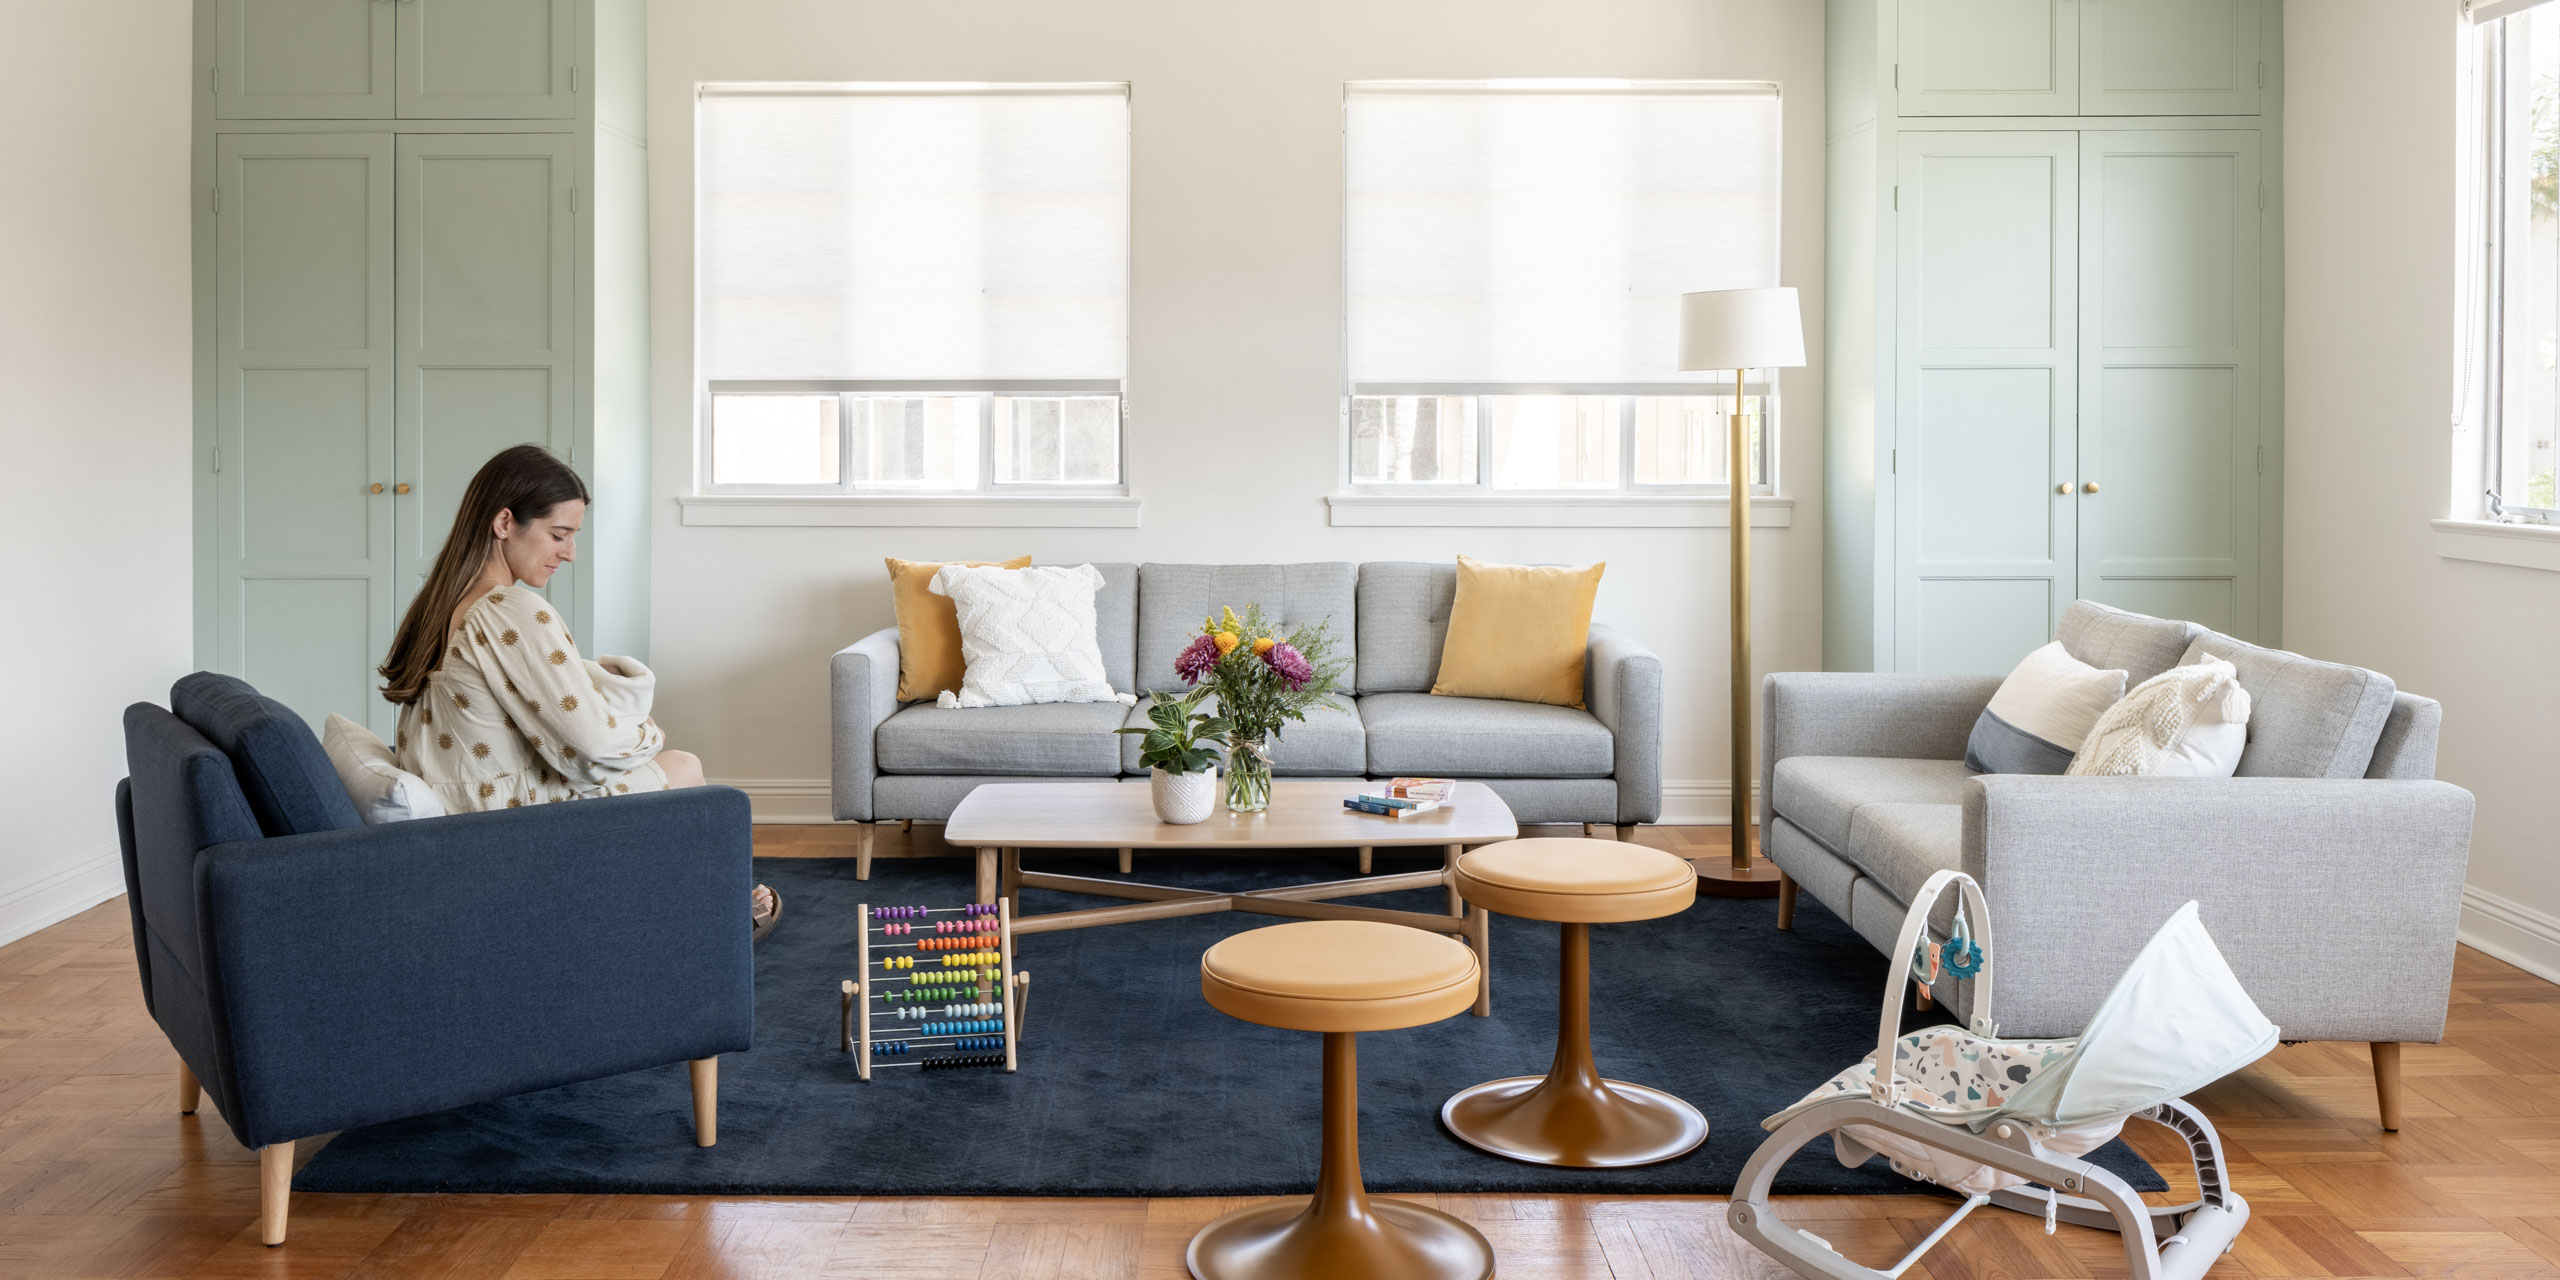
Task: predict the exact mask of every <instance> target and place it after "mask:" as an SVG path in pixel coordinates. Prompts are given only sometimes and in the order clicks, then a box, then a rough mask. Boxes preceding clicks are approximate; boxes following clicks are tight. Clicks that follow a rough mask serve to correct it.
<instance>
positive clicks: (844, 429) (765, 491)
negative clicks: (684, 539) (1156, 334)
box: [686, 80, 1137, 508]
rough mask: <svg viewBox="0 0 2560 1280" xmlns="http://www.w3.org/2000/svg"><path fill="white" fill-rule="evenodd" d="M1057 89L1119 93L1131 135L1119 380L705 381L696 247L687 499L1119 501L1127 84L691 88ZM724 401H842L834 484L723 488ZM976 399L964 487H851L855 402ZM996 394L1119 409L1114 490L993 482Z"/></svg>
mask: <svg viewBox="0 0 2560 1280" xmlns="http://www.w3.org/2000/svg"><path fill="white" fill-rule="evenodd" d="M1056 92H1105V93H1116V94H1117V95H1118V96H1119V98H1120V100H1121V103H1122V111H1123V125H1124V127H1127V128H1129V129H1130V130H1132V134H1131V143H1130V145H1131V152H1132V154H1131V156H1130V165H1129V170H1128V172H1127V173H1126V174H1125V175H1123V176H1124V180H1125V185H1124V186H1123V187H1122V189H1121V214H1122V216H1121V219H1120V234H1121V236H1122V238H1123V240H1124V242H1125V243H1124V245H1123V252H1122V255H1121V262H1122V270H1123V274H1122V276H1121V280H1120V308H1121V326H1120V335H1121V343H1120V370H1121V376H1119V377H1117V378H1083V379H1079V378H1032V379H1025V378H1010V379H1008V378H971V379H932V378H921V379H904V380H891V379H876V378H874V379H866V378H719V379H714V378H709V377H705V376H704V374H703V371H702V360H701V331H702V297H701V294H702V290H701V287H700V285H701V273H702V263H701V254H700V252H699V249H698V247H697V248H696V249H695V252H694V253H693V256H692V261H691V263H690V264H689V266H690V270H691V273H692V275H691V279H690V283H691V284H692V285H693V286H694V298H693V307H692V315H691V317H690V322H691V324H692V326H693V338H694V360H693V365H692V368H691V370H690V371H689V372H690V376H691V377H692V379H693V383H694V422H695V431H694V474H693V487H692V490H691V492H690V494H688V495H686V496H689V497H697V498H710V499H718V498H727V499H755V498H765V499H773V500H777V501H783V502H787V501H788V500H790V499H794V498H805V499H815V500H818V501H819V502H821V503H825V502H830V501H839V500H851V501H859V502H873V503H896V504H899V505H910V504H913V503H917V502H926V503H933V502H947V503H951V504H954V506H955V508H957V507H958V506H959V505H960V504H976V505H981V506H982V505H984V504H986V503H987V501H988V500H990V499H995V500H998V501H999V502H1001V503H1003V504H1004V505H1008V506H1010V505H1012V504H1013V503H1015V502H1018V501H1025V500H1031V501H1036V500H1039V499H1044V498H1058V499H1072V500H1075V501H1074V502H1072V503H1065V504H1062V505H1078V504H1087V503H1091V502H1092V501H1093V500H1095V499H1110V498H1126V497H1128V496H1130V489H1129V393H1128V385H1129V379H1128V370H1129V367H1130V356H1131V354H1132V351H1133V348H1134V346H1135V343H1136V335H1135V334H1134V333H1133V332H1132V326H1131V324H1130V320H1131V318H1132V317H1133V316H1134V315H1135V312H1136V288H1135V286H1136V271H1137V264H1136V261H1135V258H1136V248H1137V235H1136V222H1137V165H1136V157H1135V154H1134V152H1135V134H1134V130H1135V127H1136V115H1137V108H1136V96H1135V93H1134V92H1133V87H1132V86H1131V85H1130V83H1129V82H1128V81H1125V80H1107V81H1106V80H1096V81H1028V80H1026V81H1018V82H1017V81H858V82H804V81H720V82H708V81H706V82H701V83H697V84H696V85H695V86H694V97H695V100H696V103H697V105H698V104H699V102H700V100H701V99H702V98H704V97H705V96H708V95H711V94H715V93H716V94H720V95H752V94H759V93H771V94H786V95H787V94H842V95H862V94H888V95H925V94H947V95H953V96H964V97H965V96H974V95H984V96H1000V95H1015V94H1041V93H1056ZM691 123H694V125H695V135H696V142H697V151H696V154H695V157H694V171H693V173H692V174H691V175H690V176H691V181H692V183H693V191H692V195H693V198H694V201H695V204H694V211H695V212H694V237H695V239H696V240H697V241H698V240H699V238H700V236H701V211H700V201H701V196H702V172H701V164H702V162H701V155H700V152H699V149H698V143H699V137H700V132H701V131H700V127H699V123H698V116H697V117H696V118H695V119H694V121H692V122H691ZM721 395H836V396H838V397H839V400H840V402H843V403H840V404H839V407H838V410H837V413H836V432H837V435H836V440H837V455H836V456H837V458H838V460H839V461H838V465H837V472H836V483H834V484H734V483H732V484H723V483H720V482H718V480H717V479H716V476H715V473H714V472H713V470H712V463H713V459H714V457H715V447H716V441H715V439H714V436H715V434H716V431H715V427H714V423H713V419H712V400H713V398H714V397H715V396H721ZM897 395H908V396H977V397H979V398H980V399H981V401H982V403H981V405H980V407H979V414H978V442H977V443H978V472H977V474H978V483H977V487H975V488H971V489H921V488H900V487H891V486H882V485H868V486H857V485H855V484H854V483H853V452H852V444H853V420H852V414H851V412H850V409H851V405H850V403H849V401H850V400H851V399H852V398H854V397H857V396H869V397H892V396H897ZM998 396H1032V397H1037V396H1077V397H1098V396H1109V397H1111V398H1112V399H1113V400H1115V401H1116V402H1117V406H1118V413H1117V414H1116V415H1115V418H1116V421H1115V422H1114V424H1113V429H1112V467H1113V474H1115V475H1117V476H1118V477H1119V479H1118V480H1117V481H1116V482H1114V483H1111V484H1082V483H1068V482H1056V481H1012V482H1008V483H1005V484H997V483H996V481H995V468H994V462H995V457H994V451H995V414H994V408H995V406H994V403H993V402H994V400H995V398H996V397H998Z"/></svg>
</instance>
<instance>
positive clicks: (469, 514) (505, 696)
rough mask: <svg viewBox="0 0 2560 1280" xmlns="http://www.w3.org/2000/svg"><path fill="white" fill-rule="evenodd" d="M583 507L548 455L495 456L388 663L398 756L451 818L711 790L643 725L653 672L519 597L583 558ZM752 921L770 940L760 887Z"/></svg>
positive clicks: (767, 899) (697, 766) (767, 903)
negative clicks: (586, 645)
mask: <svg viewBox="0 0 2560 1280" xmlns="http://www.w3.org/2000/svg"><path fill="white" fill-rule="evenodd" d="M587 500H588V499H587V486H586V482H585V481H583V480H580V479H579V478H578V473H577V472H575V471H572V470H570V469H569V466H568V464H567V463H564V462H562V461H560V460H559V459H558V458H555V457H553V456H552V455H551V453H550V452H549V451H548V450H545V449H542V448H540V447H538V446H535V445H529V444H523V445H517V446H516V447H514V448H512V449H508V450H505V451H504V452H501V453H500V454H498V456H496V457H494V458H491V459H489V461H488V462H487V463H486V464H484V465H482V466H481V468H480V473H479V474H478V475H475V476H473V477H471V484H470V486H469V487H468V488H466V489H464V490H463V493H462V505H461V509H460V510H458V511H456V512H455V513H454V517H453V531H452V532H451V533H449V534H447V535H446V536H445V541H444V549H443V550H442V551H440V552H438V553H437V554H436V559H435V565H434V567H433V568H431V569H429V570H428V571H427V580H426V585H424V586H422V587H420V588H419V590H418V594H417V598H416V599H414V600H412V601H410V603H409V611H408V613H407V614H406V615H405V616H404V617H402V618H401V620H400V630H399V631H398V633H397V634H395V635H394V636H393V637H392V641H391V655H390V656H389V657H388V658H386V659H384V660H383V663H382V666H381V668H380V670H381V673H382V677H383V680H384V682H385V683H384V685H383V690H382V696H383V697H385V698H388V699H390V700H391V701H393V702H395V703H398V704H399V705H400V707H401V711H400V729H399V734H398V736H397V737H395V738H394V739H393V742H392V751H393V753H394V754H395V755H396V756H397V757H398V758H399V762H400V767H401V768H403V769H406V770H408V771H410V772H411V773H414V774H417V775H418V776H419V777H421V778H424V779H426V781H427V784H428V785H429V786H432V787H434V788H435V790H436V793H437V794H438V795H439V796H441V797H442V798H443V800H444V803H445V810H446V812H448V813H466V812H470V811H473V810H478V809H500V808H506V809H512V808H515V807H517V806H519V805H528V804H555V803H558V802H561V801H564V800H583V799H589V798H601V797H605V796H618V795H626V794H630V793H633V792H644V791H664V790H667V789H668V788H671V787H698V786H701V785H702V782H703V779H702V761H701V760H700V759H699V758H697V757H696V756H694V754H693V753H692V752H689V751H676V750H672V749H670V748H668V746H667V745H666V735H665V734H664V733H663V732H661V731H660V730H659V728H658V724H657V722H656V721H655V720H653V719H651V718H650V716H649V706H650V701H651V698H652V696H653V695H654V694H655V692H656V687H657V677H656V676H654V675H652V674H651V673H650V671H649V669H648V668H647V667H644V666H642V665H640V663H639V662H637V661H635V660H633V659H630V658H616V657H607V658H606V659H605V660H604V661H603V662H600V663H599V662H589V661H586V660H584V659H582V658H580V657H579V656H578V648H577V641H576V640H575V638H573V637H572V636H571V635H570V634H569V628H568V624H567V621H566V620H565V619H564V618H563V617H562V616H561V615H560V613H559V611H557V610H556V609H554V608H553V607H552V605H551V602H550V601H548V600H545V599H544V598H542V597H541V596H539V595H537V594H535V593H534V592H533V591H531V590H528V589H526V588H529V587H535V588H538V587H541V586H544V585H546V584H548V583H549V582H550V581H551V575H553V574H554V573H557V572H559V570H560V566H562V565H564V564H567V563H569V562H571V561H573V560H575V559H577V558H578V546H577V539H578V529H579V527H580V526H581V525H583V524H584V523H585V521H586V516H587ZM518 584H522V585H521V586H520V585H518ZM753 913H754V917H755V930H756V934H757V936H758V937H761V936H763V934H764V932H765V931H766V930H768V929H770V928H771V927H772V925H773V922H774V920H776V919H778V918H779V917H780V915H781V901H780V900H779V899H777V898H776V897H775V896H774V894H773V891H772V890H771V889H768V888H766V887H765V886H763V885H757V886H756V889H755V899H754V904H753Z"/></svg>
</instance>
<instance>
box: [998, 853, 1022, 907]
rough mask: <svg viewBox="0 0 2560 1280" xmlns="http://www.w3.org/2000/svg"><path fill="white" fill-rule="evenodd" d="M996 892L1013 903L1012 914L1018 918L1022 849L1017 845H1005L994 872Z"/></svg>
mask: <svg viewBox="0 0 2560 1280" xmlns="http://www.w3.org/2000/svg"><path fill="white" fill-rule="evenodd" d="M996 892H997V893H998V894H999V895H1001V896H1002V897H1003V898H1004V900H1005V901H1007V902H1009V903H1011V904H1013V914H1014V916H1015V917H1016V918H1020V916H1021V915H1022V849H1021V847H1020V846H1018V845H1008V846H1006V847H1005V851H1004V857H1003V860H1002V862H1001V863H1000V864H999V866H998V869H997V872H996Z"/></svg>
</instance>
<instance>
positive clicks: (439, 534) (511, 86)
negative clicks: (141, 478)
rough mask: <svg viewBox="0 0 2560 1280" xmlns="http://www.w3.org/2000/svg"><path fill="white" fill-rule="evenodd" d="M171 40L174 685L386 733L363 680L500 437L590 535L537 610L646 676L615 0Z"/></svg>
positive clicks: (627, 129) (367, 17) (640, 392)
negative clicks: (190, 381) (261, 693)
mask: <svg viewBox="0 0 2560 1280" xmlns="http://www.w3.org/2000/svg"><path fill="white" fill-rule="evenodd" d="M196 20H197V28H196V29H197V31H198V33H199V36H200V39H201V41H202V43H201V44H200V45H199V47H198V49H197V53H198V56H199V58H200V59H201V60H202V62H203V63H205V64H207V65H208V66H218V67H219V68H220V69H221V70H222V71H223V72H224V74H223V75H222V76H220V77H219V78H217V77H215V76H213V75H210V74H208V75H206V76H205V77H203V78H202V79H201V80H199V82H198V84H197V94H196V99H195V126H196V133H195V163H194V173H195V175H196V177H197V178H198V180H199V181H200V182H201V183H202V187H201V189H200V194H201V197H202V198H201V199H200V200H199V201H197V202H196V205H195V207H196V210H197V212H196V219H195V248H196V260H195V280H194V293H195V298H196V313H195V316H196V334H197V344H196V350H197V352H198V363H197V369H196V372H197V394H198V400H197V416H196V444H197V457H198V458H199V459H200V461H201V468H200V470H199V471H198V473H197V487H196V490H195V505H196V649H197V661H198V663H199V664H200V665H202V666H204V667H207V668H209V669H212V670H217V671H224V672H229V673H233V674H237V675H241V676H243V677H245V678H247V679H248V680H250V681H251V682H252V683H254V684H256V685H257V686H258V687H259V688H261V689H263V690H265V691H266V692H268V693H269V694H272V695H273V696H275V697H277V698H279V699H281V700H282V701H283V702H284V703H285V704H286V705H288V706H290V707H292V708H294V709H295V710H296V711H298V712H301V713H302V714H303V715H304V716H305V717H307V718H308V719H310V720H311V721H312V722H313V723H314V724H315V725H316V724H317V723H318V722H319V721H320V720H321V719H322V718H323V717H324V716H326V715H327V714H328V713H330V712H338V713H341V714H344V715H346V716H348V717H350V718H352V719H355V720H357V721H359V722H362V723H365V724H367V725H369V726H371V727H372V728H373V729H374V730H375V731H376V732H377V733H380V734H382V735H383V736H384V737H385V738H386V739H387V738H388V737H389V736H390V734H391V731H392V727H393V717H392V714H391V712H392V710H393V709H392V708H391V707H390V706H389V704H387V703H385V702H383V701H382V699H381V698H380V697H379V695H378V693H377V689H378V686H379V684H380V681H379V679H378V678H377V677H376V676H375V674H374V668H375V667H376V666H377V665H378V664H380V662H381V661H382V659H383V657H384V656H385V655H386V654H387V652H388V651H389V649H390V644H391V636H392V632H393V630H394V627H395V624H396V623H397V622H398V620H399V619H400V617H401V615H402V613H403V611H404V610H405V609H406V608H407V607H408V605H409V602H410V600H411V598H412V597H413V596H414V595H415V593H416V591H417V589H418V587H419V585H420V584H421V582H422V580H423V578H424V576H425V573H426V571H427V569H428V567H429V565H430V563H431V561H432V560H433V558H434V556H435V555H436V553H437V552H438V551H439V550H441V548H442V547H443V544H444V541H445V538H446V535H447V534H448V533H449V532H450V530H451V527H452V524H453V520H454V513H455V511H456V510H457V509H458V507H459V505H460V499H461V496H462V491H463V488H464V487H465V485H466V484H467V483H468V482H469V480H470V478H471V476H472V474H473V473H474V472H476V471H477V470H478V469H479V468H480V466H481V464H482V463H484V462H486V461H487V460H488V458H489V456H490V455H491V454H494V453H496V452H497V451H499V450H500V449H503V448H505V447H507V446H510V445H514V444H519V443H533V444H540V445H543V446H545V447H547V448H549V449H551V450H552V451H553V452H555V453H557V454H559V455H560V456H561V457H563V458H565V459H567V460H568V462H569V463H570V465H571V466H573V467H575V468H576V469H577V470H578V472H579V473H580V474H581V475H582V476H584V477H585V478H586V481H587V485H588V488H589V490H590V491H591V492H592V493H593V494H594V495H595V499H596V507H597V509H598V512H600V513H602V514H594V513H591V515H590V518H589V520H588V523H587V527H586V532H585V534H584V535H583V536H581V537H580V539H579V547H578V552H579V554H578V559H577V561H576V562H575V563H574V564H572V565H570V566H568V567H567V568H565V569H564V570H563V571H562V572H561V573H560V574H559V575H557V576H556V577H554V578H553V579H552V581H551V583H550V585H549V586H548V587H547V588H546V594H547V595H548V596H549V597H550V599H551V600H552V601H553V603H554V604H555V605H556V606H557V607H558V608H559V609H560V610H561V612H562V613H563V615H564V616H565V617H566V618H567V619H568V620H569V621H570V624H571V626H572V629H573V630H574V631H575V633H576V635H577V636H578V638H579V640H580V641H581V642H582V643H583V644H585V645H587V646H589V647H590V650H591V651H592V652H595V653H600V654H601V653H617V654H631V655H634V656H637V657H640V658H642V659H644V660H645V659H646V658H647V656H648V651H649V650H648V644H649V632H648V624H649V608H648V571H649V546H648V539H649V524H648V519H647V512H648V491H649V462H648V458H649V421H648V414H647V412H646V406H647V400H648V338H649V332H648V296H649V287H648V251H647V247H648V236H647V211H646V204H647V192H648V181H647V164H648V151H647V144H646V142H645V139H644V138H643V136H642V135H641V133H640V132H639V131H640V129H641V128H642V126H643V122H642V121H641V120H640V119H639V115H638V112H637V111H636V109H633V110H630V111H622V110H621V108H622V107H628V106H632V105H633V104H637V103H638V102H639V101H640V100H641V82H642V79H643V74H644V71H645V65H646V50H647V39H646V21H645V10H644V7H643V4H642V2H641V0H197V9H196ZM599 103H611V104H617V105H616V107H615V110H616V112H617V114H616V115H615V117H614V118H613V120H612V121H611V127H599V125H600V122H599V120H598V118H597V112H598V104H599ZM294 111H302V112H304V113H306V114H307V115H308V116H309V117H310V118H307V119H296V118H291V117H290V114H289V113H291V112H294ZM475 115H476V116H485V117H487V118H489V119H492V120H499V121H501V122H500V123H480V122H478V121H477V120H475V119H474V118H473V117H474V116H475ZM551 117H558V119H557V120H556V122H545V121H549V120H550V119H551ZM528 121H531V122H533V123H527V122H528Z"/></svg>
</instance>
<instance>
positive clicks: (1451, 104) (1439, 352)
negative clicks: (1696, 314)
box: [1345, 84, 1778, 387]
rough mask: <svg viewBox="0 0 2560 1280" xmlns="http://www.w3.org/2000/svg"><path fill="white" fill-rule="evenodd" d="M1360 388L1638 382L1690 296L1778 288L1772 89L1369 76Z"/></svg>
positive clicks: (1350, 280)
mask: <svg viewBox="0 0 2560 1280" xmlns="http://www.w3.org/2000/svg"><path fill="white" fill-rule="evenodd" d="M1345 111H1346V118H1345V152H1346V156H1347V165H1348V173H1347V191H1348V211H1347V225H1346V227H1345V235H1346V238H1347V244H1346V246H1345V251H1346V259H1347V260H1346V264H1345V265H1346V277H1347V281H1346V283H1347V286H1348V290H1349V306H1350V368H1351V379H1352V382H1353V384H1354V385H1355V387H1362V386H1372V387H1373V386H1380V385H1407V384H1565V385H1643V384H1657V383H1671V382H1703V381H1712V380H1713V378H1714V375H1713V374H1712V373H1708V372H1699V373H1682V372H1680V370H1679V341H1680V295H1681V294H1682V293H1687V292H1694V291H1698V290H1705V289H1734V288H1751V287H1758V286H1766V285H1774V284H1776V283H1777V282H1778V89H1777V86H1775V85H1770V84H1638V85H1632V86H1625V87H1615V86H1604V87H1524V88H1512V87H1504V86H1483V85H1472V86H1441V85H1412V84H1355V85H1353V86H1352V87H1351V89H1350V93H1349V96H1348V100H1347V102H1346V103H1345Z"/></svg>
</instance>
